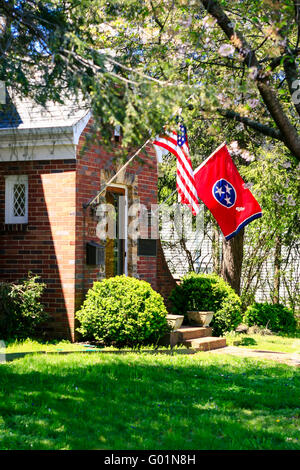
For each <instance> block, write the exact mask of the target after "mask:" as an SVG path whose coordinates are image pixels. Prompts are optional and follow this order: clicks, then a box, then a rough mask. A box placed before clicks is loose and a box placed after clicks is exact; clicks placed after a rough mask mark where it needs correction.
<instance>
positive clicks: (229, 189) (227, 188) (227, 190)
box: [225, 184, 232, 194]
mask: <svg viewBox="0 0 300 470" xmlns="http://www.w3.org/2000/svg"><path fill="white" fill-rule="evenodd" d="M225 189H226V193H228V194H230V191H231V190H232V188H230V186H228V184H225Z"/></svg>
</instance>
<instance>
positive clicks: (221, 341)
mask: <svg viewBox="0 0 300 470" xmlns="http://www.w3.org/2000/svg"><path fill="white" fill-rule="evenodd" d="M183 344H184V345H185V346H186V347H187V348H192V349H195V350H196V351H211V350H212V349H218V348H225V346H226V338H214V337H213V336H209V337H204V338H192V339H187V340H185V341H183Z"/></svg>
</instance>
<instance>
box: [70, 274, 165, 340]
mask: <svg viewBox="0 0 300 470" xmlns="http://www.w3.org/2000/svg"><path fill="white" fill-rule="evenodd" d="M166 315H167V310H166V307H165V305H164V302H163V299H162V297H161V295H160V294H158V293H157V292H155V291H154V290H153V289H152V287H151V286H150V284H149V283H148V282H145V281H140V280H138V279H135V278H132V277H127V276H124V275H123V276H116V277H112V278H110V279H104V280H102V281H101V282H94V285H93V287H92V288H91V289H90V290H89V291H88V293H87V296H86V300H85V301H84V303H83V305H82V307H81V309H80V310H79V311H78V312H77V313H76V317H77V319H78V320H79V322H80V327H79V328H78V330H77V331H79V332H80V333H81V334H82V335H83V337H84V338H85V339H86V340H92V341H94V340H96V341H100V342H101V343H103V344H104V345H106V346H110V345H113V346H116V347H119V348H121V347H124V346H129V347H132V348H136V347H140V346H141V345H148V344H156V343H157V342H158V340H159V338H161V337H162V336H163V335H164V334H165V333H166V332H167V331H169V326H168V323H167V319H166Z"/></svg>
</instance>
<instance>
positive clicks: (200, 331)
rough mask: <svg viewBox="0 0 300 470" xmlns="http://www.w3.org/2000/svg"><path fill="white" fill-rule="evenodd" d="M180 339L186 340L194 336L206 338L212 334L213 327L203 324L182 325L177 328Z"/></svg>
mask: <svg viewBox="0 0 300 470" xmlns="http://www.w3.org/2000/svg"><path fill="white" fill-rule="evenodd" d="M177 334H178V340H179V341H185V340H187V339H193V338H204V337H206V336H211V334H212V328H210V327H203V326H182V327H181V328H178V330H177Z"/></svg>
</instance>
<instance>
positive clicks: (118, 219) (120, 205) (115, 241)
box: [105, 185, 127, 278]
mask: <svg viewBox="0 0 300 470" xmlns="http://www.w3.org/2000/svg"><path fill="white" fill-rule="evenodd" d="M106 203H107V204H111V205H112V206H113V208H114V211H113V224H114V230H113V236H109V235H108V236H107V238H106V250H105V273H106V276H105V277H106V278H109V277H113V276H120V275H122V274H126V275H127V191H126V188H124V187H120V186H117V185H112V186H109V187H108V188H107V189H106Z"/></svg>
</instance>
